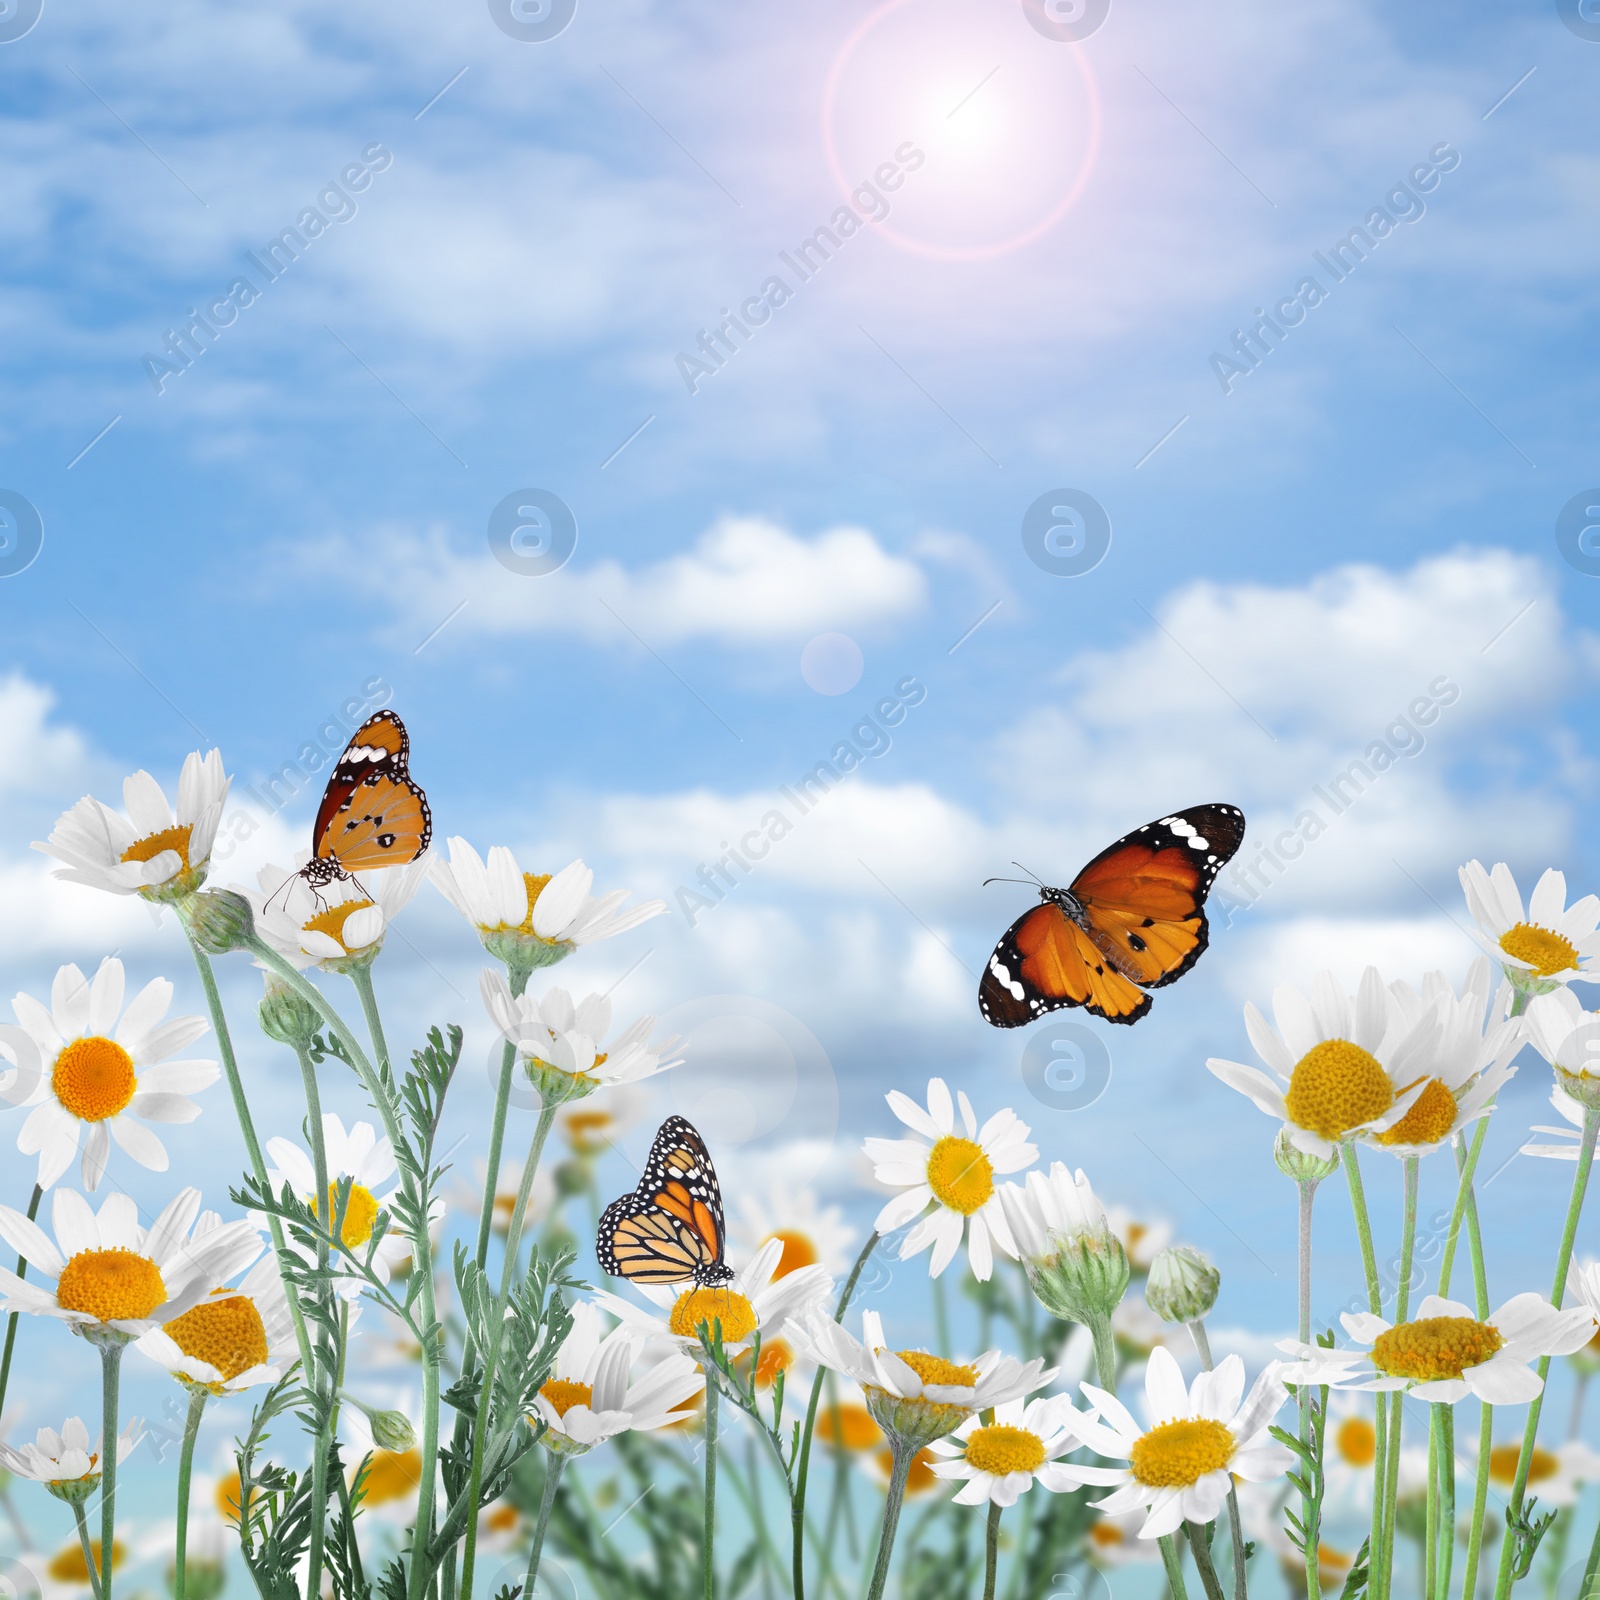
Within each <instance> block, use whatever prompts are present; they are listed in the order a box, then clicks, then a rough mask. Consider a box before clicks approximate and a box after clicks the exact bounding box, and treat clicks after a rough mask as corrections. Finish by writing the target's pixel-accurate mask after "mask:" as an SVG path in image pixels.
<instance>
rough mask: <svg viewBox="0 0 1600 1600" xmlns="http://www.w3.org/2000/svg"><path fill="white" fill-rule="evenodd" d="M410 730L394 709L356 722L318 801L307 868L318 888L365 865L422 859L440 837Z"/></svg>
mask: <svg viewBox="0 0 1600 1600" xmlns="http://www.w3.org/2000/svg"><path fill="white" fill-rule="evenodd" d="M410 755H411V738H410V735H409V734H407V732H406V725H405V724H404V723H403V722H402V721H401V720H400V719H399V717H397V716H396V715H395V714H394V712H392V711H379V712H377V713H375V714H374V715H373V716H370V717H368V718H367V720H366V721H365V722H364V723H362V724H361V726H360V727H359V728H357V729H356V731H355V733H354V735H353V736H352V737H351V740H350V742H349V744H347V745H346V746H345V747H344V754H343V755H341V756H340V757H339V760H338V762H337V763H336V764H335V766H334V769H333V773H332V775H331V776H330V777H329V779H328V787H327V788H326V789H324V790H323V792H322V804H321V805H320V806H318V807H317V820H316V823H315V825H314V826H313V827H312V830H311V859H310V860H309V861H308V862H306V864H305V865H304V866H303V867H302V868H301V869H300V876H301V877H302V878H304V879H305V880H306V882H307V883H309V884H310V885H311V887H312V888H313V889H318V888H321V887H322V885H323V884H325V883H331V882H333V880H334V879H335V878H348V877H350V876H351V874H352V873H355V872H359V871H361V870H362V869H363V868H366V867H398V866H404V865H405V864H406V862H408V861H415V860H416V859H417V857H418V856H420V855H421V854H422V852H423V851H424V850H426V849H427V848H428V840H429V839H431V838H432V837H433V813H432V812H430V811H429V810H428V797H427V795H425V794H424V793H423V792H422V789H421V786H420V785H419V784H417V783H416V782H415V781H414V780H413V778H412V776H411V773H410V770H409V768H408V766H407V762H408V760H409V758H410Z"/></svg>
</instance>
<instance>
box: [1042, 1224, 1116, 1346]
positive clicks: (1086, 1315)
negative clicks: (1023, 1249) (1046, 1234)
mask: <svg viewBox="0 0 1600 1600" xmlns="http://www.w3.org/2000/svg"><path fill="white" fill-rule="evenodd" d="M1022 1265H1023V1268H1024V1270H1025V1271H1026V1272H1027V1274H1028V1286H1029V1287H1030V1288H1031V1289H1032V1290H1033V1293H1034V1297H1035V1298H1036V1299H1037V1300H1038V1301H1039V1303H1040V1305H1042V1306H1043V1307H1044V1308H1045V1310H1046V1311H1048V1312H1049V1313H1050V1315H1051V1316H1053V1317H1059V1318H1060V1319H1061V1320H1062V1321H1063V1322H1081V1323H1083V1324H1084V1325H1085V1326H1086V1327H1093V1326H1094V1325H1095V1324H1096V1323H1099V1322H1105V1321H1108V1320H1109V1319H1110V1316H1111V1313H1112V1312H1113V1311H1115V1310H1116V1309H1117V1307H1118V1306H1119V1305H1121V1304H1122V1297H1123V1295H1125V1294H1126V1293H1127V1292H1128V1279H1129V1278H1130V1277H1131V1276H1132V1271H1131V1269H1130V1267H1129V1266H1128V1252H1127V1251H1126V1250H1124V1249H1123V1248H1122V1241H1121V1240H1120V1239H1119V1238H1117V1236H1116V1235H1115V1234H1114V1233H1112V1232H1110V1230H1109V1229H1108V1230H1107V1231H1106V1232H1105V1233H1103V1234H1093V1233H1085V1234H1079V1235H1078V1236H1077V1237H1076V1238H1073V1239H1062V1240H1060V1241H1059V1244H1058V1248H1057V1249H1056V1250H1055V1252H1054V1253H1052V1254H1051V1255H1048V1256H1042V1257H1038V1258H1036V1259H1033V1260H1027V1261H1024V1262H1023V1264H1022Z"/></svg>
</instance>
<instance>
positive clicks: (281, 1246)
mask: <svg viewBox="0 0 1600 1600" xmlns="http://www.w3.org/2000/svg"><path fill="white" fill-rule="evenodd" d="M184 931H185V932H186V933H187V932H188V924H187V923H185V924H184ZM189 948H190V949H191V950H192V951H193V952H194V964H195V966H196V967H197V968H198V969H199V972H200V986H201V988H203V989H204V990H205V994H206V1009H207V1010H208V1011H209V1012H210V1013H211V1031H212V1032H213V1033H214V1034H215V1035H216V1039H217V1053H218V1054H219V1055H220V1056H221V1057H222V1072H223V1076H224V1077H226V1078H227V1080H228V1093H229V1095H231V1096H232V1098H233V1115H234V1120H235V1121H236V1122H237V1123H238V1124H239V1132H240V1133H241V1134H242V1135H243V1136H244V1148H245V1153H246V1154H247V1155H248V1156H249V1158H250V1175H251V1177H253V1178H254V1179H255V1181H256V1187H257V1188H258V1189H259V1190H260V1191H261V1193H262V1194H263V1195H269V1194H271V1193H272V1185H271V1183H269V1182H268V1180H267V1163H266V1162H265V1160H263V1159H262V1155H261V1141H260V1140H259V1139H257V1138H256V1124H255V1119H254V1118H253V1117H252V1116H251V1115H250V1102H249V1100H248V1099H247V1098H246V1097H245V1092H244V1079H243V1078H241V1077H240V1075H239V1063H238V1061H237V1060H236V1059H235V1057H234V1054H233V1035H232V1034H231V1033H229V1031H228V1016H227V1013H226V1012H225V1011H224V1010H223V1009H222V996H221V994H220V993H219V992H218V990H217V976H216V974H215V973H214V972H213V971H212V970H211V958H210V957H209V956H208V955H207V954H206V953H205V951H204V950H202V949H201V948H200V946H199V945H197V944H196V943H195V942H194V936H193V934H190V936H189ZM263 948H265V947H263ZM291 970H292V969H291ZM295 976H296V978H298V977H299V974H298V973H295ZM267 1230H268V1232H270V1233H271V1235H272V1249H273V1253H274V1255H276V1256H277V1258H278V1261H279V1263H280V1264H281V1263H283V1262H285V1261H287V1260H288V1259H289V1252H288V1246H287V1245H286V1244H285V1243H284V1238H283V1223H282V1222H281V1221H280V1220H279V1219H278V1218H277V1217H275V1216H271V1215H269V1216H268V1217H267ZM283 1279H284V1284H283V1287H284V1296H285V1298H286V1299H287V1300H288V1302H289V1320H290V1321H291V1322H293V1324H294V1339H295V1347H296V1348H297V1349H298V1350H299V1352H300V1368H301V1370H302V1371H303V1372H305V1373H306V1374H307V1376H308V1377H309V1375H310V1373H311V1370H312V1366H311V1336H310V1334H309V1333H307V1331H306V1319H305V1315H304V1313H303V1312H302V1311H301V1309H300V1296H299V1293H298V1292H297V1291H296V1289H295V1288H294V1286H293V1285H292V1284H291V1283H290V1282H289V1276H288V1274H287V1273H284V1274H283Z"/></svg>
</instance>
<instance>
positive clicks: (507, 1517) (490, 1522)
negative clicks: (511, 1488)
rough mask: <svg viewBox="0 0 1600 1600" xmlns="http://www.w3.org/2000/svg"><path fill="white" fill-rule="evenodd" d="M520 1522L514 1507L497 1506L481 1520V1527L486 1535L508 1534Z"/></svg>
mask: <svg viewBox="0 0 1600 1600" xmlns="http://www.w3.org/2000/svg"><path fill="white" fill-rule="evenodd" d="M521 1520H522V1513H521V1512H520V1511H518V1510H517V1508H516V1507H515V1506H507V1505H498V1506H496V1507H495V1508H494V1509H493V1510H492V1511H490V1512H489V1514H488V1515H487V1516H486V1517H485V1518H484V1519H483V1527H484V1531H485V1532H486V1533H510V1532H511V1530H512V1529H513V1528H514V1527H516V1525H517V1524H518V1523H519V1522H520V1521H521Z"/></svg>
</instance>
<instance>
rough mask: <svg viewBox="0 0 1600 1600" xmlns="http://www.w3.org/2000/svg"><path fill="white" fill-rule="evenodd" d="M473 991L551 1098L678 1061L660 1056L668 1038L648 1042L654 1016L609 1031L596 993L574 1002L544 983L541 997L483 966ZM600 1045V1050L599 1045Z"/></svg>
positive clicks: (635, 1077) (604, 1005)
mask: <svg viewBox="0 0 1600 1600" xmlns="http://www.w3.org/2000/svg"><path fill="white" fill-rule="evenodd" d="M478 987H479V991H480V992H481V993H482V995H483V1003H484V1006H485V1008H486V1009H487V1010H488V1013H489V1015H490V1017H491V1018H492V1019H493V1021H494V1025H495V1026H496V1027H497V1028H498V1029H499V1030H500V1033H501V1035H502V1036H503V1037H504V1038H506V1039H508V1040H509V1041H510V1042H511V1043H512V1044H514V1045H515V1046H516V1047H517V1049H518V1051H520V1052H521V1055H522V1059H523V1065H524V1067H525V1068H526V1069H527V1073H528V1076H529V1078H530V1079H531V1080H532V1082H533V1084H534V1085H535V1087H536V1088H538V1089H539V1091H540V1093H541V1094H544V1095H547V1096H551V1097H553V1098H555V1099H557V1100H558V1101H561V1102H565V1101H568V1100H575V1099H582V1098H583V1097H584V1096H585V1095H589V1094H592V1093H593V1092H594V1091H595V1090H596V1089H604V1088H608V1087H610V1086H611V1085H612V1084H618V1083H637V1082H639V1080H640V1079H642V1078H649V1077H653V1076H654V1075H655V1074H656V1073H658V1072H665V1071H666V1070H667V1069H668V1068H669V1067H675V1066H677V1065H678V1064H679V1063H678V1062H677V1061H676V1060H663V1059H662V1058H663V1057H664V1056H669V1055H670V1054H671V1052H672V1047H673V1045H674V1044H676V1043H677V1040H676V1039H667V1040H663V1041H661V1042H660V1043H659V1044H656V1045H651V1044H650V1043H649V1038H650V1030H651V1029H652V1028H653V1027H655V1025H656V1019H655V1018H654V1017H640V1018H639V1020H638V1021H637V1022H635V1023H633V1024H632V1025H631V1026H630V1027H627V1028H625V1029H624V1030H623V1031H622V1032H621V1033H619V1034H618V1035H617V1036H616V1038H614V1039H612V1040H610V1041H609V1042H608V1041H607V1039H606V1035H607V1034H608V1033H609V1032H610V1031H611V1002H610V1001H609V1000H608V999H607V998H606V997H605V996H604V995H600V994H591V995H588V996H586V997H585V998H584V999H583V1000H582V1001H580V1002H578V1003H577V1004H574V1003H573V999H572V996H571V995H570V994H568V993H567V991H566V990H565V989H551V990H549V991H548V992H547V993H546V994H545V996H544V998H543V999H539V998H536V997H535V996H534V995H531V994H527V993H523V994H520V995H513V994H512V992H511V988H510V985H509V984H507V982H506V980H505V977H504V975H503V974H502V973H500V972H499V971H497V970H496V969H495V968H493V967H485V968H484V970H483V971H482V972H481V973H480V974H479V977H478ZM602 1044H607V1045H608V1048H606V1049H604V1050H602V1049H601V1048H600V1046H601V1045H602Z"/></svg>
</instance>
